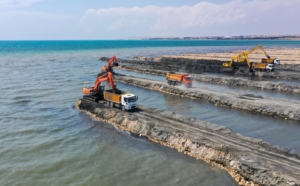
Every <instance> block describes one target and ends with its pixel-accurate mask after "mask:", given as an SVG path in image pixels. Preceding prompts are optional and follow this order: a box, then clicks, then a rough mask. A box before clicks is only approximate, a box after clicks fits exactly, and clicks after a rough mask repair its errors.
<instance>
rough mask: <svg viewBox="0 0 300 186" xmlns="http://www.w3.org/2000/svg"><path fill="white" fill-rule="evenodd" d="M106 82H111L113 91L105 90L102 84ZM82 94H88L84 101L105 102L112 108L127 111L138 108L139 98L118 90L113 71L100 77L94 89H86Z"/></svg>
mask: <svg viewBox="0 0 300 186" xmlns="http://www.w3.org/2000/svg"><path fill="white" fill-rule="evenodd" d="M106 81H109V84H110V86H111V88H112V89H110V90H104V89H105V86H101V83H102V82H106ZM82 92H83V93H84V94H86V95H84V96H83V98H84V99H87V100H90V101H95V102H98V101H100V100H104V101H105V102H106V103H107V104H108V105H109V106H110V107H114V106H116V107H119V108H121V109H122V110H125V111H128V110H133V109H135V108H136V107H137V104H136V102H137V100H138V97H137V96H135V95H134V94H131V93H128V92H124V91H121V90H119V89H117V88H116V85H115V83H114V78H113V74H112V72H111V71H108V72H105V73H103V74H102V75H100V76H98V78H97V80H96V82H95V85H94V86H93V87H84V88H83V89H82Z"/></svg>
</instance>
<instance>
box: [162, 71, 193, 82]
mask: <svg viewBox="0 0 300 186" xmlns="http://www.w3.org/2000/svg"><path fill="white" fill-rule="evenodd" d="M183 76H188V74H175V73H170V72H169V73H167V74H166V79H173V80H177V81H181V80H182V77H183Z"/></svg>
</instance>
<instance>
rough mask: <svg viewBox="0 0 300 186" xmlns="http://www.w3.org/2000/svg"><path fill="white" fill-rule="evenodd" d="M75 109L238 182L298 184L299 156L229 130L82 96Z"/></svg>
mask: <svg viewBox="0 0 300 186" xmlns="http://www.w3.org/2000/svg"><path fill="white" fill-rule="evenodd" d="M77 108H79V109H80V110H83V111H87V112H88V113H90V114H92V115H93V116H94V117H96V118H98V119H101V120H103V121H105V122H108V123H110V124H114V125H115V126H117V127H118V128H120V129H122V130H127V131H131V132H132V133H135V134H138V135H139V136H145V137H147V138H148V139H149V140H151V141H154V142H156V143H160V144H162V145H165V146H168V147H171V148H176V149H177V150H178V151H179V152H182V153H185V154H187V155H190V156H193V157H195V158H197V159H202V160H204V161H206V162H208V163H210V164H213V165H218V166H220V167H222V168H224V169H226V170H227V171H228V172H229V173H230V174H231V175H232V177H233V178H234V179H235V180H236V181H237V182H238V183H239V184H240V185H247V186H248V185H300V157H299V155H297V154H291V153H290V152H288V151H285V150H283V149H280V148H279V147H276V146H272V145H270V144H268V143H266V142H264V141H262V140H258V139H252V138H248V137H244V136H242V135H240V134H235V133H233V132H232V131H231V130H230V129H228V128H226V127H222V126H218V125H215V124H212V123H208V122H203V121H199V120H197V119H195V118H188V117H185V116H181V115H178V114H175V113H174V112H168V111H161V110H157V109H150V108H146V107H141V106H140V107H139V108H138V109H137V111H136V112H130V113H128V112H124V111H122V110H119V109H116V108H108V107H106V106H105V105H103V104H100V103H95V102H90V101H88V100H84V99H83V100H82V101H81V100H80V101H78V103H77Z"/></svg>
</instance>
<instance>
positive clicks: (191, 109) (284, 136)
mask: <svg viewBox="0 0 300 186" xmlns="http://www.w3.org/2000/svg"><path fill="white" fill-rule="evenodd" d="M115 71H116V72H119V73H123V74H127V75H134V76H136V77H142V78H148V79H153V80H162V79H164V77H162V76H154V75H150V74H141V73H137V72H126V71H124V70H115ZM208 86H209V85H208ZM216 86H218V85H216ZM118 87H119V89H124V90H127V91H129V92H132V93H134V94H136V95H138V96H139V104H142V105H145V106H149V107H154V108H158V109H162V110H171V111H175V112H176V113H178V114H182V115H186V116H190V117H195V118H197V119H199V120H203V121H209V122H212V123H215V124H218V125H222V126H227V127H229V128H231V129H232V130H233V131H235V132H237V133H241V134H243V135H244V136H249V137H253V138H258V139H263V140H264V141H267V142H269V143H271V144H273V145H278V146H280V147H283V148H289V149H293V150H292V152H297V153H300V143H299V140H300V135H299V133H300V123H299V121H293V120H284V119H282V118H274V117H271V116H267V115H262V114H257V113H252V112H249V111H243V110H238V109H231V108H228V107H223V106H215V105H214V104H212V103H209V102H208V101H205V100H194V99H190V98H184V97H179V96H174V95H169V94H165V93H162V92H158V91H152V90H148V89H144V88H140V87H135V86H130V85H124V84H122V83H118ZM221 87H223V86H221ZM209 88H211V87H209ZM217 91H221V90H220V89H217ZM254 92H255V91H254ZM245 93H249V92H248V91H247V90H246V91H245ZM266 94H267V93H266Z"/></svg>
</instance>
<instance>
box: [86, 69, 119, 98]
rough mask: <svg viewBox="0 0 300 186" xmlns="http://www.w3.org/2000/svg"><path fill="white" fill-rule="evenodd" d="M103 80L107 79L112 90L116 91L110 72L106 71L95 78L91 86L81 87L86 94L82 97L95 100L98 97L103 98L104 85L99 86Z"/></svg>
mask: <svg viewBox="0 0 300 186" xmlns="http://www.w3.org/2000/svg"><path fill="white" fill-rule="evenodd" d="M105 81H109V84H110V86H111V88H112V91H117V88H116V87H117V86H116V85H115V82H114V78H113V74H112V72H107V73H105V74H103V75H101V76H99V77H98V78H97V80H96V82H95V84H94V86H93V87H84V88H83V89H82V92H83V93H84V94H87V95H86V96H84V98H88V99H90V100H93V101H96V102H97V101H98V100H99V99H103V91H104V86H101V83H102V82H105Z"/></svg>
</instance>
